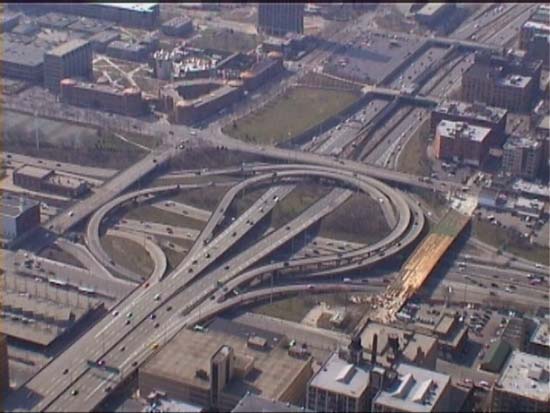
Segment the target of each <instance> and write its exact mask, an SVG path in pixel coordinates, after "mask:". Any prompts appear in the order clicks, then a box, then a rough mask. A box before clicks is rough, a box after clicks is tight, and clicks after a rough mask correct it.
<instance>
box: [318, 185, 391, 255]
mask: <svg viewBox="0 0 550 413" xmlns="http://www.w3.org/2000/svg"><path fill="white" fill-rule="evenodd" d="M390 232H391V229H390V227H389V226H388V224H387V223H386V220H385V218H384V214H383V212H382V209H381V208H380V205H379V203H378V202H377V201H375V200H374V199H372V198H371V197H370V196H368V195H366V194H363V193H356V194H353V195H352V196H351V197H350V198H349V199H348V200H347V201H346V202H344V204H343V205H341V206H340V207H339V208H338V209H336V210H335V211H334V212H332V213H331V214H329V215H327V216H326V217H325V218H324V219H323V220H322V221H321V228H320V230H319V236H322V237H326V238H334V239H339V240H343V241H350V242H360V243H367V244H374V243H375V242H377V241H379V240H380V239H382V238H384V237H385V236H387V235H388V234H389V233H390Z"/></svg>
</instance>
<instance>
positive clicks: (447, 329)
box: [431, 313, 468, 359]
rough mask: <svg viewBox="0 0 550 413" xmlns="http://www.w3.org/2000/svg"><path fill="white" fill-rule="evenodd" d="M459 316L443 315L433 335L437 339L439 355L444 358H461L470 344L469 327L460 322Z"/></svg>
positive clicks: (433, 330)
mask: <svg viewBox="0 0 550 413" xmlns="http://www.w3.org/2000/svg"><path fill="white" fill-rule="evenodd" d="M459 319H460V317H459V314H457V313H455V314H443V315H442V316H441V318H440V319H439V321H438V322H437V323H436V324H435V325H434V327H433V329H432V331H431V333H432V334H433V335H434V336H436V337H437V343H438V353H439V356H440V357H442V358H450V359H454V358H457V357H460V356H461V355H462V354H463V352H464V350H465V347H466V343H467V342H468V327H467V326H465V325H464V324H463V323H461V322H459Z"/></svg>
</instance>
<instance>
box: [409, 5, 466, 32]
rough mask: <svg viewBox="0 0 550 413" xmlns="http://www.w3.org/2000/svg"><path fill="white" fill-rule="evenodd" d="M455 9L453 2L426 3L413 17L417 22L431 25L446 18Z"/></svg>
mask: <svg viewBox="0 0 550 413" xmlns="http://www.w3.org/2000/svg"><path fill="white" fill-rule="evenodd" d="M455 9H456V6H455V4H454V3H426V4H425V5H424V6H423V7H421V8H420V10H418V11H417V12H416V13H415V15H414V17H415V19H416V20H417V21H418V22H419V23H422V24H425V25H426V26H431V27H433V26H436V25H438V24H440V23H441V22H442V21H443V20H444V19H446V18H448V17H449V16H450V15H451V13H453V12H454V10H455Z"/></svg>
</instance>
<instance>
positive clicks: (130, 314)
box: [126, 311, 134, 319]
mask: <svg viewBox="0 0 550 413" xmlns="http://www.w3.org/2000/svg"><path fill="white" fill-rule="evenodd" d="M133 316H134V314H133V313H132V312H131V311H130V312H129V313H128V314H126V318H128V319H130V318H132V317H133Z"/></svg>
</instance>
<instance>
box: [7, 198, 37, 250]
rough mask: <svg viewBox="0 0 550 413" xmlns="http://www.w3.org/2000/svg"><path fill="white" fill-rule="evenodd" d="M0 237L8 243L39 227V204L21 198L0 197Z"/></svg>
mask: <svg viewBox="0 0 550 413" xmlns="http://www.w3.org/2000/svg"><path fill="white" fill-rule="evenodd" d="M0 208H1V209H0V216H1V217H2V225H1V226H0V237H1V238H2V239H3V240H5V241H6V242H9V241H11V240H13V239H15V238H17V237H19V236H20V235H22V234H24V233H26V232H28V231H30V230H32V229H34V228H36V227H37V226H39V225H40V204H39V203H38V202H35V201H32V200H30V199H26V198H23V197H13V196H11V195H6V194H4V195H0Z"/></svg>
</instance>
